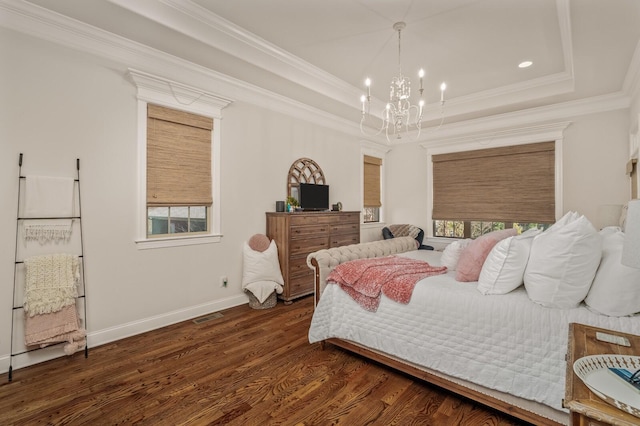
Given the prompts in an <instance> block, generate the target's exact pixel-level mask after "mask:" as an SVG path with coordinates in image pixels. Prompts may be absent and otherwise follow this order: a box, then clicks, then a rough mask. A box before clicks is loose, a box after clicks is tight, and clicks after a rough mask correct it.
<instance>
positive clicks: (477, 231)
mask: <svg viewBox="0 0 640 426" xmlns="http://www.w3.org/2000/svg"><path fill="white" fill-rule="evenodd" d="M550 225H551V224H550V223H513V222H483V221H462V220H434V221H433V235H435V236H436V237H447V238H477V237H479V236H481V235H484V234H487V233H489V232H492V231H499V230H501V229H510V228H516V229H517V230H518V232H519V233H522V232H524V231H526V230H528V229H532V228H537V229H543V230H544V229H547V228H548V227H549V226H550Z"/></svg>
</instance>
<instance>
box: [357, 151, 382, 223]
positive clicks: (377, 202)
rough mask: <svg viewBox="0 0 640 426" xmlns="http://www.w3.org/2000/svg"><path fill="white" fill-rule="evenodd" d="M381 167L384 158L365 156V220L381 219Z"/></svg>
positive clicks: (376, 220) (374, 220)
mask: <svg viewBox="0 0 640 426" xmlns="http://www.w3.org/2000/svg"><path fill="white" fill-rule="evenodd" d="M381 168H382V159H381V158H377V157H373V156H370V155H365V156H364V165H363V170H364V172H363V173H364V176H363V182H364V188H363V194H364V196H363V204H362V205H363V207H364V212H363V214H364V221H365V222H379V221H380V207H382V201H381V191H380V182H381V178H380V175H381Z"/></svg>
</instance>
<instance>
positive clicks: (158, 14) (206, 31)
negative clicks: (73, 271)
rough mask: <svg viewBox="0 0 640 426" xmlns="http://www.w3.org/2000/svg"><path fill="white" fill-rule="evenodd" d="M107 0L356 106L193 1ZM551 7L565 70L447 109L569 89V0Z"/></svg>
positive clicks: (342, 87) (380, 104) (302, 66)
mask: <svg viewBox="0 0 640 426" xmlns="http://www.w3.org/2000/svg"><path fill="white" fill-rule="evenodd" d="M108 1H110V2H111V3H113V4H116V5H118V6H120V7H122V8H125V9H127V10H129V11H131V12H134V13H136V14H138V15H140V16H143V17H145V18H147V19H150V20H152V21H154V22H157V23H159V24H161V25H163V26H165V27H167V28H170V29H172V30H174V31H177V32H180V33H181V34H185V35H187V36H189V37H191V38H193V39H195V40H198V41H200V42H201V43H204V44H207V45H209V46H212V47H214V48H216V49H219V50H221V51H223V52H225V53H227V54H230V55H233V56H235V57H237V58H239V59H241V60H243V61H246V62H249V63H251V64H253V65H256V66H258V67H260V68H262V69H264V70H265V71H268V72H270V73H273V74H275V75H280V76H283V77H285V78H287V79H288V80H290V81H292V82H294V83H296V84H299V85H301V86H303V87H307V88H310V89H312V90H314V91H316V92H317V93H320V94H322V95H323V96H327V97H329V98H331V99H333V100H334V101H337V102H340V103H342V104H344V105H347V106H352V107H354V108H358V103H357V101H354V99H359V98H360V95H361V94H362V89H361V88H357V87H354V86H352V85H350V84H348V83H346V82H345V81H343V80H340V79H338V78H336V77H335V76H333V75H332V74H329V73H327V72H326V71H324V70H322V69H320V68H318V67H316V66H314V65H312V64H310V63H308V62H306V61H304V60H302V59H301V58H299V57H297V56H295V55H293V54H291V53H290V52H288V51H286V50H284V49H282V48H280V47H279V46H276V45H274V44H272V43H270V42H268V41H266V40H264V39H262V38H261V37H259V36H257V35H255V34H253V33H251V32H249V31H247V30H246V29H244V28H242V27H240V26H238V25H236V24H233V23H232V22H230V21H228V20H226V19H224V18H222V17H221V16H219V15H216V14H215V13H213V12H211V11H209V10H208V9H206V8H204V7H202V6H200V5H198V4H196V3H194V2H193V1H190V0H161V1H159V2H132V1H130V0H108ZM556 8H557V14H558V24H559V27H560V37H561V44H562V48H563V57H564V71H562V72H559V73H556V74H552V75H548V76H545V77H540V78H536V79H531V80H528V81H524V82H521V83H515V84H510V85H507V86H502V87H498V88H495V89H490V90H486V91H482V92H478V93H475V94H472V95H468V96H462V97H458V98H455V99H452V100H450V101H449V102H448V105H450V106H448V107H447V109H448V111H449V114H450V115H459V114H467V113H473V112H478V111H482V110H486V109H490V108H493V107H496V106H505V105H511V104H515V103H520V102H526V101H531V100H535V99H540V98H543V97H547V96H553V95H559V94H564V93H568V92H571V91H573V89H574V77H573V47H572V41H571V19H570V7H569V0H556ZM385 105H386V102H385V101H382V100H380V99H374V100H373V102H372V105H371V107H372V113H373V114H377V115H380V114H382V112H383V111H384V108H385ZM439 105H440V103H439V102H433V103H430V104H427V105H426V106H425V120H427V121H428V120H430V119H432V118H433V117H434V116H435V115H437V114H438V111H439Z"/></svg>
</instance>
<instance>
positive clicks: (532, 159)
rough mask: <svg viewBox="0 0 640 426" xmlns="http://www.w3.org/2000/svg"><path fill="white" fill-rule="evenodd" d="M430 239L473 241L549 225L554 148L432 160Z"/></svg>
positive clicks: (552, 209)
mask: <svg viewBox="0 0 640 426" xmlns="http://www.w3.org/2000/svg"><path fill="white" fill-rule="evenodd" d="M432 161H433V213H432V218H433V235H434V236H439V237H452V238H475V237H478V236H480V235H482V234H484V233H487V232H490V231H493V230H497V229H505V228H510V227H514V226H515V227H518V228H520V229H529V228H531V227H543V228H544V227H546V226H548V225H549V224H551V223H553V222H554V221H555V143H554V142H543V143H533V144H524V145H514V146H505V147H500V148H490V149H481V150H475V151H464V152H457V153H449V154H440V155H434V156H433V157H432Z"/></svg>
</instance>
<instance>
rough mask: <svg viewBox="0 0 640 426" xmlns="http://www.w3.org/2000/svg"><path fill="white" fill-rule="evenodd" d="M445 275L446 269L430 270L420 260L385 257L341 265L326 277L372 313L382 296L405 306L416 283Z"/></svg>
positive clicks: (429, 267) (431, 268)
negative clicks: (434, 276) (433, 276)
mask: <svg viewBox="0 0 640 426" xmlns="http://www.w3.org/2000/svg"><path fill="white" fill-rule="evenodd" d="M445 272H447V267H446V266H431V265H429V264H428V263H427V262H423V261H421V260H415V259H408V258H405V257H398V256H387V257H377V258H372V259H358V260H352V261H350V262H345V263H342V264H340V265H338V266H336V267H335V269H334V270H333V271H331V272H330V273H329V275H328V276H327V282H334V283H336V284H339V285H340V287H341V288H342V289H343V290H344V291H345V292H346V293H347V294H348V295H349V296H351V298H352V299H353V300H355V301H356V302H358V304H360V306H362V307H363V308H364V309H366V310H368V311H372V312H375V311H377V310H378V306H379V305H380V297H381V295H382V294H384V295H385V296H387V297H388V298H389V299H391V300H395V301H396V302H399V303H404V304H407V303H409V301H410V300H411V295H412V294H413V289H414V287H415V286H416V284H417V283H418V281H420V280H421V279H423V278H426V277H430V276H432V275H440V274H444V273H445Z"/></svg>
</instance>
